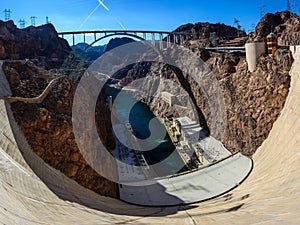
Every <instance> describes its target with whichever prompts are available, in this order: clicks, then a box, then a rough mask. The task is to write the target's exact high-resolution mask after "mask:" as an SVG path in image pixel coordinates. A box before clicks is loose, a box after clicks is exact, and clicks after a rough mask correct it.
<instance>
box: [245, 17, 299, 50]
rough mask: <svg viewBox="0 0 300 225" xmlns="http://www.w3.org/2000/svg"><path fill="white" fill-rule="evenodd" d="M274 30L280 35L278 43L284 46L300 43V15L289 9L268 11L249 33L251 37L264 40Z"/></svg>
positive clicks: (251, 38)
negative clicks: (253, 30)
mask: <svg viewBox="0 0 300 225" xmlns="http://www.w3.org/2000/svg"><path fill="white" fill-rule="evenodd" d="M271 31H273V32H274V33H275V34H276V35H277V36H278V44H279V45H283V46H290V45H299V44H300V17H299V16H298V15H296V14H294V13H291V12H289V11H284V12H277V13H275V14H272V13H267V14H266V15H265V16H264V17H263V18H262V19H261V21H260V22H259V23H258V25H257V26H256V28H255V32H253V33H251V34H250V35H249V39H250V40H251V41H253V40H263V39H265V38H266V37H267V35H268V34H270V32H271Z"/></svg>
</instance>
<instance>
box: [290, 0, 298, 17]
mask: <svg viewBox="0 0 300 225" xmlns="http://www.w3.org/2000/svg"><path fill="white" fill-rule="evenodd" d="M297 6H298V4H297V1H296V0H295V1H294V3H293V4H291V10H292V12H293V13H295V14H297Z"/></svg>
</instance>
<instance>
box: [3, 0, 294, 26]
mask: <svg viewBox="0 0 300 225" xmlns="http://www.w3.org/2000/svg"><path fill="white" fill-rule="evenodd" d="M99 1H100V0H51V1H49V0H27V1H19V0H18V1H17V0H9V1H8V0H6V1H4V0H2V3H1V7H2V9H1V11H3V10H4V9H10V10H11V11H12V14H11V19H13V20H14V21H15V23H16V24H17V25H18V26H19V22H18V21H19V20H20V19H24V20H26V22H27V24H26V25H30V23H31V20H30V17H31V16H36V17H37V18H36V25H40V24H44V23H45V21H46V19H45V18H46V16H48V17H49V20H50V21H51V22H52V23H53V24H54V25H55V27H56V29H57V30H58V31H75V30H104V29H106V30H109V29H123V28H126V29H140V30H164V31H171V30H174V29H175V28H177V27H178V26H180V25H182V24H185V23H189V22H190V23H195V22H206V21H208V22H212V23H217V22H223V23H225V24H228V25H233V21H234V18H237V19H238V20H239V21H240V25H241V26H242V27H243V28H244V29H245V30H246V31H248V30H250V29H251V28H252V27H253V24H256V23H257V22H258V21H259V19H260V12H259V6H260V5H262V3H263V2H264V4H265V12H277V11H283V10H285V9H286V5H287V4H286V1H285V0H264V1H262V0H252V1H243V0H240V1H237V0H233V1H225V0H214V1H201V0H182V1H179V0H139V1H138V0H105V1H104V2H103V3H104V5H105V6H104V7H103V6H102V5H99ZM294 2H295V1H294V0H291V3H294ZM105 7H107V9H109V11H108V10H107V9H106V8H105ZM92 12H93V13H92ZM91 13H92V14H91ZM89 15H90V17H88V16H89ZM0 18H1V19H2V20H4V13H3V12H2V15H1V17H0Z"/></svg>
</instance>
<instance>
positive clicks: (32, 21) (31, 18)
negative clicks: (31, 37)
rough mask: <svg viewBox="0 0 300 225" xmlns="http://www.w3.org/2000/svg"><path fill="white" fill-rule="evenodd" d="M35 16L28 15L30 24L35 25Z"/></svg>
mask: <svg viewBox="0 0 300 225" xmlns="http://www.w3.org/2000/svg"><path fill="white" fill-rule="evenodd" d="M36 18H37V17H36V16H32V17H30V20H31V26H35V19H36Z"/></svg>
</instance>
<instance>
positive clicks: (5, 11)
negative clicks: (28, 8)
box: [3, 9, 12, 21]
mask: <svg viewBox="0 0 300 225" xmlns="http://www.w3.org/2000/svg"><path fill="white" fill-rule="evenodd" d="M3 12H4V15H5V17H4V18H5V21H8V20H10V14H11V13H12V11H11V10H10V9H5V10H4V11H3Z"/></svg>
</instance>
